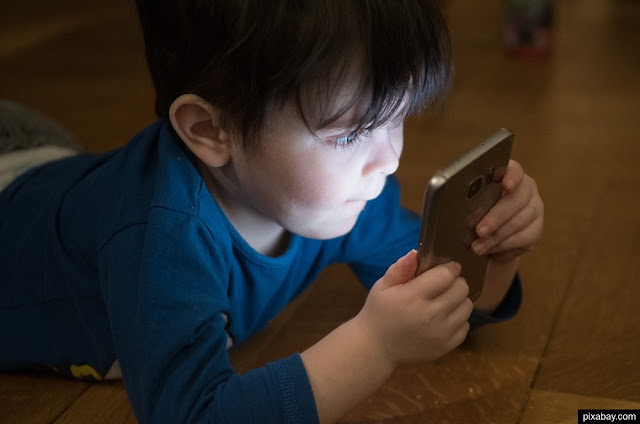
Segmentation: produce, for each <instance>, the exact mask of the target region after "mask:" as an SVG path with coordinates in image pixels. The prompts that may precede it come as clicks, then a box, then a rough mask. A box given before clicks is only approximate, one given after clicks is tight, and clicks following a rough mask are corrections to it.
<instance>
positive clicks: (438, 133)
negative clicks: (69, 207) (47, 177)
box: [0, 0, 640, 424]
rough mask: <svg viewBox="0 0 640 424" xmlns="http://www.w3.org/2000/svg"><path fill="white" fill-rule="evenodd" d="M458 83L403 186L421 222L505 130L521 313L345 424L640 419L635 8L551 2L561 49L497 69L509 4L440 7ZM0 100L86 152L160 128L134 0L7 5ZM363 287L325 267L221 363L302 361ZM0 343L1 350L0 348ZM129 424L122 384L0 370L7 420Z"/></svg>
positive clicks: (404, 374)
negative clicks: (514, 180) (525, 200)
mask: <svg viewBox="0 0 640 424" xmlns="http://www.w3.org/2000/svg"><path fill="white" fill-rule="evenodd" d="M447 4H448V15H449V21H450V25H451V32H452V37H453V45H454V60H455V64H456V76H455V81H454V86H453V91H452V92H451V95H450V97H449V99H448V101H447V104H446V107H445V108H444V109H443V110H442V111H440V112H437V113H436V112H434V113H430V114H426V115H423V116H420V117H416V118H412V119H410V120H408V121H407V123H406V124H405V146H404V154H403V158H402V162H401V165H400V168H399V170H398V173H397V175H398V178H399V180H400V182H401V184H402V187H403V190H402V201H403V204H405V205H406V206H407V207H409V208H412V209H414V210H419V209H420V207H421V203H422V190H423V188H424V185H425V183H426V181H427V180H428V178H429V177H430V176H431V175H432V174H433V172H435V171H436V170H437V169H438V168H439V167H441V166H442V165H443V164H445V163H447V162H448V161H449V160H451V159H453V158H454V157H456V156H457V155H459V154H460V153H462V152H463V151H465V150H466V149H468V148H469V147H471V146H472V145H474V144H475V143H477V142H478V141H479V140H480V139H482V138H483V137H486V136H488V135H489V134H491V133H492V132H493V131H495V130H496V129H497V128H500V127H508V128H510V129H512V130H513V131H514V132H515V134H516V138H515V146H514V152H513V156H514V158H516V159H517V160H518V161H519V162H520V163H522V164H523V166H524V168H525V170H526V171H527V173H529V174H530V175H532V176H533V177H534V178H535V180H536V182H537V184H538V188H539V190H540V192H541V193H542V196H543V198H544V200H545V235H544V238H543V240H542V242H541V243H540V244H539V245H538V246H537V247H536V249H535V250H534V251H533V252H532V253H530V254H528V255H526V256H525V257H524V258H523V261H522V266H521V270H520V272H521V275H522V277H523V285H524V286H523V289H524V303H523V305H522V308H521V311H520V313H519V314H518V316H517V317H516V318H515V319H513V320H511V321H509V322H505V323H502V324H498V325H494V326H487V327H484V328H481V329H479V330H478V331H476V332H475V333H474V334H472V335H471V336H470V337H469V338H468V340H467V341H466V342H465V343H464V344H463V345H462V346H461V347H460V348H459V349H457V350H456V351H454V352H452V353H450V354H448V355H446V356H445V357H443V358H442V359H440V360H438V361H435V362H432V363H428V364H421V365H414V366H406V367H403V368H400V369H399V370H397V372H396V373H395V374H394V375H393V376H392V377H391V378H390V379H389V381H388V382H387V383H386V384H385V385H384V386H383V387H382V388H380V390H379V391H378V392H377V393H376V394H374V395H373V396H372V397H371V398H369V399H366V400H365V401H363V402H362V403H361V404H360V405H358V406H356V407H355V408H354V409H353V410H352V411H351V412H350V413H349V414H348V415H347V416H346V417H344V419H343V420H342V422H344V423H425V422H443V423H469V422H473V423H498V424H503V423H504V424H507V423H524V424H537V423H569V422H576V420H577V415H576V414H577V409H579V408H583V407H585V408H636V409H638V408H640V406H639V405H640V377H638V376H640V360H639V359H638V358H639V356H638V355H637V353H636V351H637V347H636V346H637V345H638V340H640V337H639V336H640V333H639V331H640V320H639V319H640V318H639V317H640V315H639V314H638V312H637V305H638V304H639V303H640V302H639V301H640V298H639V295H640V291H639V290H638V284H639V283H640V273H639V271H638V269H637V266H636V264H637V262H638V260H640V243H639V242H638V240H640V222H638V216H640V200H639V199H640V180H639V179H638V161H639V160H640V143H639V141H640V140H639V137H640V119H638V118H639V117H640V115H638V110H640V100H639V99H640V75H639V74H638V69H640V55H639V54H638V53H637V52H638V51H639V50H640V27H639V26H638V25H637V23H638V22H640V3H639V2H634V1H628V0H626V1H625V0H589V1H574V0H558V1H556V2H555V4H556V33H555V45H554V49H555V51H554V54H553V56H552V58H551V59H550V60H547V61H540V62H527V61H513V60H509V59H508V58H506V57H505V55H504V53H503V50H502V45H501V42H500V26H501V22H502V19H503V8H502V6H501V2H485V1H481V0H464V1H463V0H449V1H448V2H447ZM0 98H7V99H10V100H14V101H17V102H20V103H23V104H25V105H27V106H29V107H32V108H34V109H37V110H39V111H41V112H42V113H44V114H45V115H48V116H50V117H52V118H54V119H56V120H58V121H59V122H60V123H61V124H62V125H63V126H64V127H65V128H67V129H68V130H69V131H70V132H71V133H72V134H74V135H75V136H76V137H77V138H78V139H79V140H80V142H81V143H83V144H84V145H85V146H86V147H87V149H88V150H90V151H94V152H100V151H105V150H107V149H111V148H114V147H117V146H120V145H122V144H124V143H125V142H126V141H127V140H129V139H130V138H131V136H132V135H134V134H135V133H136V132H137V131H139V130H140V129H141V128H143V127H144V126H146V125H147V124H149V123H150V122H152V121H153V119H154V113H153V93H152V89H151V83H150V82H149V78H148V76H147V71H146V68H145V63H144V57H143V53H142V41H141V36H140V32H139V28H138V24H137V22H136V17H135V11H134V9H133V6H132V4H131V2H130V1H129V0H96V1H94V2H91V3H87V2H81V1H79V0H63V1H60V2H48V1H45V0H33V1H31V2H29V3H28V4H27V3H25V2H21V1H18V0H3V2H2V13H0ZM365 298H366V292H365V290H364V289H363V288H362V287H361V286H360V285H359V284H358V283H357V281H356V280H355V277H354V276H353V275H352V274H351V272H350V271H349V270H348V269H347V268H346V267H345V266H335V267H332V268H330V269H328V270H327V271H326V272H325V273H323V274H322V275H321V276H320V278H319V279H318V281H317V282H316V283H315V284H314V285H313V286H312V287H311V288H310V289H309V290H307V291H306V292H305V293H303V294H302V296H301V297H300V298H299V299H298V300H296V301H295V302H294V303H292V304H291V305H289V307H288V308H287V309H285V310H284V311H283V313H282V314H281V315H280V316H278V317H277V318H276V319H274V320H273V322H272V323H271V324H270V325H269V326H268V327H267V328H266V329H264V330H263V331H262V332H260V333H259V334H257V335H256V336H255V337H253V338H252V339H251V340H249V341H247V342H246V343H245V344H243V345H242V346H239V347H237V348H235V349H234V350H233V351H232V352H231V359H232V363H233V365H234V367H235V368H236V370H237V371H238V372H244V371H247V370H249V369H252V368H254V367H258V366H261V365H263V364H265V363H267V362H269V361H273V360H276V359H278V358H281V357H283V356H286V355H289V354H292V353H294V352H298V351H301V350H304V349H305V348H306V347H308V346H310V345H311V344H313V343H315V342H316V341H317V340H318V339H320V338H321V337H323V336H324V335H325V334H327V333H328V332H329V331H331V330H332V329H333V328H335V327H336V326H338V325H340V324H341V323H342V322H343V321H345V320H347V319H349V318H350V317H351V316H353V315H355V314H356V313H357V312H358V311H359V309H360V308H361V306H362V304H363V303H364V300H365ZM0 349H1V347H0ZM54 422H55V423H58V424H59V423H86V422H92V423H93V422H95V423H133V422H135V418H134V416H133V412H132V410H131V407H130V405H129V403H128V400H127V398H126V392H125V389H124V386H123V385H122V384H121V383H106V384H105V383H96V384H89V383H85V382H78V381H71V380H68V379H64V378H60V377H56V376H51V375H49V374H46V375H34V374H13V373H12V374H0V423H1V424H4V423H34V424H40V423H54Z"/></svg>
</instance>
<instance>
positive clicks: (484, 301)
mask: <svg viewBox="0 0 640 424" xmlns="http://www.w3.org/2000/svg"><path fill="white" fill-rule="evenodd" d="M519 264H520V260H519V259H518V258H515V259H513V260H512V261H510V262H506V263H503V262H498V261H494V260H492V259H489V264H488V266H487V274H486V277H485V280H484V288H483V289H482V294H481V295H480V297H479V298H478V299H476V301H475V302H474V304H473V305H474V309H476V310H478V311H481V312H484V313H488V314H491V313H493V311H495V309H496V308H497V307H498V305H500V303H501V302H502V300H503V299H504V296H505V295H506V294H507V291H509V287H511V283H512V282H513V278H514V277H515V275H516V272H517V271H518V265H519Z"/></svg>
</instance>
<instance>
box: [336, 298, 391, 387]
mask: <svg viewBox="0 0 640 424" xmlns="http://www.w3.org/2000/svg"><path fill="white" fill-rule="evenodd" d="M345 325H347V326H348V327H351V328H350V330H349V331H351V332H352V333H353V335H354V337H355V338H357V339H358V340H359V342H360V343H361V344H362V345H363V346H366V349H367V351H368V352H370V354H371V356H372V357H373V358H376V361H377V362H378V363H379V364H380V368H381V370H384V372H386V373H388V374H389V375H391V374H392V373H393V372H394V371H395V369H396V368H398V366H399V365H400V364H399V362H398V360H397V359H396V358H395V357H394V355H393V354H392V352H391V350H390V348H389V347H390V346H389V344H388V343H387V342H386V341H385V340H384V338H383V337H382V336H381V335H380V334H379V333H378V332H376V331H375V330H374V328H373V326H372V325H371V323H370V322H369V321H368V319H367V317H366V315H365V314H363V313H362V311H360V313H359V314H358V315H356V316H355V317H353V318H352V319H351V320H349V321H348V322H347V323H345Z"/></svg>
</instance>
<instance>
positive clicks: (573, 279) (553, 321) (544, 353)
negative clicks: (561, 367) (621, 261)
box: [520, 183, 608, 420]
mask: <svg viewBox="0 0 640 424" xmlns="http://www.w3.org/2000/svg"><path fill="white" fill-rule="evenodd" d="M607 186H608V184H606V183H604V184H602V186H601V188H600V195H598V196H597V197H596V200H595V205H593V207H591V208H590V209H589V210H590V211H592V212H591V216H590V217H589V219H588V221H587V222H589V223H590V224H592V223H593V222H594V220H595V219H596V218H597V217H598V215H600V208H601V207H602V206H601V205H599V204H598V203H599V202H600V199H602V197H604V195H605V194H606V190H607ZM587 238H588V234H585V235H584V236H583V242H581V243H580V248H579V249H578V254H577V255H576V262H575V264H574V267H573V270H572V271H571V276H570V277H569V282H568V283H567V285H566V287H565V289H564V291H563V293H562V296H561V299H560V302H559V303H558V308H557V309H556V311H555V313H554V315H553V318H552V319H551V329H550V331H549V334H548V336H547V340H546V343H545V345H544V348H543V349H542V354H541V355H540V361H538V366H537V367H536V370H535V371H534V373H533V376H532V378H531V384H530V386H529V393H531V391H532V390H533V389H534V388H535V385H536V380H537V378H538V374H539V373H540V367H541V366H542V361H543V360H544V358H545V357H546V356H547V352H548V350H549V345H550V344H551V340H552V339H553V336H554V335H555V332H556V328H557V326H558V323H559V320H560V315H561V314H562V309H563V305H564V304H565V303H566V302H567V298H568V297H569V293H571V291H572V289H573V287H574V285H575V284H576V279H577V276H578V271H579V268H580V259H581V258H582V257H583V256H584V251H585V250H586V249H587V247H588V246H587V243H586V242H585V240H584V239H587ZM528 403H529V395H527V401H526V402H525V403H524V405H523V407H522V410H521V411H520V420H522V417H523V414H524V411H525V410H526V408H527V404H528Z"/></svg>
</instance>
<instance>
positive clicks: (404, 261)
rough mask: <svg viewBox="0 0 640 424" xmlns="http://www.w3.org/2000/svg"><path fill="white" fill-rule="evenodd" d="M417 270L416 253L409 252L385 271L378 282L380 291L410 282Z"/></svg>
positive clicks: (413, 251)
mask: <svg viewBox="0 0 640 424" xmlns="http://www.w3.org/2000/svg"><path fill="white" fill-rule="evenodd" d="M417 269H418V252H416V251H415V250H411V251H410V252H409V253H407V254H406V255H404V256H403V257H401V258H400V259H398V260H397V261H396V263H394V264H393V265H391V266H390V267H389V269H387V272H386V273H385V274H384V275H383V276H382V278H381V279H380V280H379V281H378V284H379V285H380V289H381V290H384V289H386V288H389V287H392V286H395V285H398V284H405V283H408V282H409V281H411V279H412V278H413V276H414V275H415V273H416V271H417Z"/></svg>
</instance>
